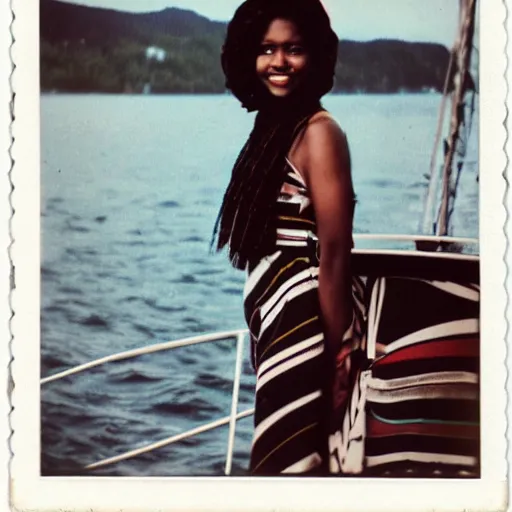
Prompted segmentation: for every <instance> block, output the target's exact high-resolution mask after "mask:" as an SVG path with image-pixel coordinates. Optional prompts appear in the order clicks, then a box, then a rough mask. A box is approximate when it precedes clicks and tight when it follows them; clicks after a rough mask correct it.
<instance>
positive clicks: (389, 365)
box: [41, 0, 480, 477]
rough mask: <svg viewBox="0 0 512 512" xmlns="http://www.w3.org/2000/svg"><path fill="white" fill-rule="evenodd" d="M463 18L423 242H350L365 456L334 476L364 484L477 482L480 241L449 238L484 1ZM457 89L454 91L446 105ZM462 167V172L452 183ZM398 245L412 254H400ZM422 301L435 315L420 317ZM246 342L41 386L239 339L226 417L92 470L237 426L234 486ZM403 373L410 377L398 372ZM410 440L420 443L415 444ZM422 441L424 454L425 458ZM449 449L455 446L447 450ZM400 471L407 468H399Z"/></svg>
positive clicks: (124, 355) (357, 427)
mask: <svg viewBox="0 0 512 512" xmlns="http://www.w3.org/2000/svg"><path fill="white" fill-rule="evenodd" d="M460 6H461V9H460V12H461V23H460V30H459V35H458V38H457V41H456V43H455V46H454V49H453V51H452V54H451V55H452V56H451V59H450V65H449V69H448V73H447V79H446V83H445V91H444V94H443V100H442V105H441V109H440V110H441V115H440V121H439V126H440V127H441V126H442V119H443V112H444V111H445V108H446V104H447V101H448V97H449V96H450V95H451V97H452V109H451V122H450V131H449V135H448V137H447V139H446V140H445V151H444V159H443V166H442V173H441V175H440V177H439V176H438V175H437V173H436V164H435V155H436V154H437V152H438V148H439V144H440V138H441V136H440V133H441V132H440V129H439V130H438V135H437V137H436V141H435V147H434V153H433V155H434V156H433V158H432V162H431V166H430V173H429V176H428V178H429V186H428V190H427V195H426V201H425V214H424V218H423V222H422V229H421V231H422V233H421V234H418V235H393V234H390V235H386V234H381V235H371V234H359V235H358V234H356V235H355V236H354V240H355V244H356V245H355V248H354V249H353V268H354V272H355V274H357V275H358V276H360V277H361V278H362V279H363V281H364V283H365V288H366V300H365V308H366V318H367V332H366V341H365V351H366V357H367V359H368V365H367V367H366V368H364V369H361V371H360V374H359V376H358V379H359V381H358V382H359V386H358V392H357V394H353V396H352V399H351V403H350V404H349V406H348V408H347V414H346V415H345V417H344V420H343V422H344V423H343V435H344V438H343V439H340V440H338V441H339V442H340V443H341V444H343V445H344V448H346V451H347V453H359V454H362V455H361V456H360V460H359V461H358V462H359V463H358V464H356V465H355V466H354V464H353V461H349V460H347V461H345V465H344V463H343V462H342V464H341V465H340V467H339V468H338V469H339V471H340V472H344V473H351V474H356V475H357V474H363V471H365V472H366V473H365V474H369V475H372V476H397V475H398V476H425V472H420V473H418V474H416V473H415V468H417V467H418V466H420V467H421V468H424V467H428V468H430V470H431V473H430V474H429V476H432V477H439V476H447V473H445V472H444V469H443V468H444V467H445V466H448V467H449V468H450V471H449V472H448V476H454V477H463V476H466V477H467V476H469V477H478V476H479V474H480V456H479V449H480V427H479V410H480V406H479V404H480V384H479V381H480V377H479V354H480V346H479V333H480V327H479V311H480V307H479V306H480V286H479V284H480V258H479V255H478V240H476V239H470V238H460V237H454V236H452V230H451V227H452V224H451V214H452V212H453V209H454V202H455V198H456V190H457V183H458V178H457V176H458V175H459V174H460V172H461V171H462V167H463V163H464V159H463V156H464V155H463V154H462V153H460V154H458V157H457V158H458V159H459V160H458V161H455V160H456V149H457V146H458V143H459V137H460V128H461V125H463V124H464V119H463V115H462V112H463V111H464V107H463V105H464V98H465V93H466V90H467V80H466V76H467V75H468V73H469V65H470V58H471V45H472V39H473V32H474V23H475V8H476V1H475V0H460ZM454 70H455V72H454ZM452 79H453V82H454V84H455V86H454V87H453V90H452V92H451V93H449V92H448V91H449V89H450V88H451V87H450V85H451V84H450V80H452ZM454 167H456V169H457V171H456V172H455V173H454V172H453V168H454ZM439 178H440V179H441V191H440V192H441V194H440V196H441V197H440V201H438V203H439V209H438V211H437V215H435V214H434V213H433V212H434V206H433V205H434V204H435V203H436V200H437V197H438V195H439V194H438V192H439V191H438V180H439ZM382 242H384V243H388V244H389V243H391V244H392V245H393V248H391V249H378V248H377V249H375V248H370V249H369V248H363V247H360V245H367V244H369V243H377V244H378V243H382ZM400 244H401V245H402V246H405V248H402V249H397V248H396V247H395V246H396V245H400ZM411 246H412V247H413V249H412V250H411V249H410V247H411ZM424 301H426V302H427V303H428V307H424V304H423V302H424ZM246 338H247V331H246V330H245V329H238V330H233V331H226V332H220V333H209V334H204V335H201V336H196V337H192V338H187V339H182V340H174V341H170V342H166V343H160V344H156V345H151V346H145V347H143V348H140V349H136V350H131V351H127V352H121V353H118V354H113V355H110V356H107V357H104V358H101V359H98V360H95V361H91V362H89V363H86V364H83V365H79V366H77V367H75V368H71V369H69V370H66V371H63V372H59V373H57V374H55V375H50V376H48V377H44V378H43V379H41V385H42V386H46V385H48V384H50V383H51V382H55V381H58V380H60V379H62V378H64V377H70V376H72V375H75V374H77V373H81V372H84V371H88V370H90V369H92V368H96V367H98V366H100V365H103V364H107V363H112V362H116V361H125V360H128V359H133V358H136V357H139V356H141V355H145V354H149V353H157V352H161V351H168V350H177V349H179V348H181V347H185V346H190V345H195V344H202V343H214V342H217V341H220V340H226V339H232V340H233V341H235V342H236V360H235V368H234V373H233V388H232V400H231V413H230V415H229V416H226V417H222V418H219V419H217V420H215V421H213V422H210V423H207V424H204V425H202V426H200V427H197V428H194V429H192V430H189V431H186V432H182V433H179V434H176V435H173V436H171V437H168V438H166V439H162V440H159V441H157V442H154V443H150V444H147V445H146V446H143V447H139V448H137V449H134V450H130V451H127V452H125V453H123V454H120V455H117V456H114V457H109V458H106V459H102V460H98V461H97V462H95V463H92V464H89V465H87V466H86V467H85V468H84V469H85V470H91V471H92V470H95V469H99V468H102V467H105V466H108V465H113V464H116V463H118V462H121V461H124V460H128V459H130V458H134V457H137V456H139V455H141V454H143V453H148V452H150V451H153V450H157V449H160V448H162V447H164V446H168V445H171V444H173V443H176V442H178V441H182V440H184V439H188V438H191V437H194V436H196V435H199V434H201V433H203V432H206V431H209V430H213V429H216V428H220V427H222V426H225V425H229V433H228V438H227V444H226V463H225V468H224V471H225V474H226V475H230V474H231V472H232V467H233V449H234V440H235V433H236V424H237V421H238V420H240V419H243V418H246V417H248V416H251V415H252V414H253V413H254V409H252V408H249V409H246V410H243V411H240V410H239V407H238V396H239V388H240V378H241V371H242V359H243V354H244V344H245V343H246ZM400 363H407V365H406V367H405V366H404V364H402V365H401V366H400ZM404 367H405V368H406V369H405V370H404ZM426 367H428V369H426ZM432 403H434V404H436V405H437V406H439V407H441V408H442V411H443V414H442V416H443V417H442V418H440V417H438V416H436V414H435V411H433V409H432V407H430V405H431V404H432ZM404 404H405V406H407V407H409V409H407V407H405V406H404ZM416 405H418V407H417V408H416ZM418 415H419V416H418ZM404 426H405V427H404ZM361 429H362V430H361ZM411 431H413V433H414V434H415V437H416V439H412V437H411V436H410V433H411ZM433 431H435V432H434V434H433V435H431V434H432V432H433ZM450 432H451V434H450ZM393 436H398V437H397V438H398V439H399V440H400V442H401V443H403V445H402V447H397V446H395V445H394V444H393V443H390V442H389V440H390V439H391V438H392V437H393ZM450 436H451V437H450ZM418 439H419V440H421V442H422V443H427V445H428V446H427V447H426V448H425V449H421V448H420V447H419V446H418ZM450 439H451V440H452V441H453V442H452V443H451V444H450ZM383 440H384V441H383ZM338 441H336V442H338ZM429 443H430V444H429ZM361 444H363V446H362V447H361ZM404 453H405V455H404ZM404 461H405V465H404V464H402V465H400V464H399V463H401V462H404ZM397 464H398V469H396V468H397ZM389 468H391V469H389ZM397 471H398V473H397Z"/></svg>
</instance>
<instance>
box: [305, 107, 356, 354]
mask: <svg viewBox="0 0 512 512" xmlns="http://www.w3.org/2000/svg"><path fill="white" fill-rule="evenodd" d="M301 145H302V148H301V153H302V155H303V158H304V160H303V161H304V164H305V165H304V169H305V174H306V176H305V178H306V180H307V183H308V188H309V190H310V193H311V199H312V202H313V206H314V209H315V215H316V220H317V229H318V238H319V241H320V274H319V290H318V293H319V299H320V307H321V311H322V317H323V322H324V330H325V336H326V345H327V348H328V349H331V350H332V351H333V352H334V353H336V352H337V350H338V348H339V346H340V343H341V340H342V337H343V335H344V333H345V331H346V330H347V328H348V327H349V325H350V323H351V321H352V306H351V300H352V299H351V287H352V272H351V265H350V262H351V249H352V220H353V201H354V193H353V187H352V178H351V169H350V154H349V149H348V144H347V140H346V137H345V135H344V133H343V132H342V130H341V128H340V127H339V126H338V124H337V123H336V122H335V121H334V120H333V119H332V118H330V117H329V116H322V117H319V118H317V119H313V120H312V121H311V122H310V125H309V126H308V127H307V129H306V132H305V134H304V138H303V140H302V144H301Z"/></svg>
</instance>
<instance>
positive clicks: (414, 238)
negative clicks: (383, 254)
mask: <svg viewBox="0 0 512 512" xmlns="http://www.w3.org/2000/svg"><path fill="white" fill-rule="evenodd" d="M353 238H354V240H356V241H357V240H376V241H383V242H387V241H389V242H412V243H414V242H432V243H438V244H443V243H446V244H462V245H478V244H479V240H478V238H464V237H453V236H432V235H389V234H375V233H371V234H367V233H354V236H353Z"/></svg>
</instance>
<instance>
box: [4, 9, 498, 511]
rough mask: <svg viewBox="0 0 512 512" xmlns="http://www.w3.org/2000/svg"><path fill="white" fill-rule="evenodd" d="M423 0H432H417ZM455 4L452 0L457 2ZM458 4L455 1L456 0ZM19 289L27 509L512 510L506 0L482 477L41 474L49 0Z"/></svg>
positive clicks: (21, 45) (17, 455)
mask: <svg viewBox="0 0 512 512" xmlns="http://www.w3.org/2000/svg"><path fill="white" fill-rule="evenodd" d="M417 1H418V2H419V1H423V0H417ZM447 1H448V0H447ZM451 1H456V0H451ZM12 5H13V8H14V12H15V23H14V36H15V41H16V42H15V46H14V50H13V56H14V62H15V64H16V71H15V74H14V82H13V83H14V90H15V93H16V102H15V118H16V120H15V124H14V130H13V132H14V137H15V145H14V150H13V157H14V160H15V167H14V171H13V182H14V186H15V190H14V195H13V205H14V210H15V215H14V217H13V220H12V232H13V235H14V238H15V245H14V247H13V250H12V257H13V261H14V265H15V268H16V289H15V291H14V293H13V294H12V304H13V308H14V311H15V316H14V319H13V322H12V332H13V333H14V336H15V340H14V344H13V350H12V354H13V357H14V362H13V365H12V366H13V378H14V383H15V388H14V392H13V395H12V400H13V404H14V408H15V409H14V412H13V413H12V415H11V421H12V428H13V430H14V433H13V437H12V451H13V453H14V457H13V459H12V465H11V491H12V499H13V505H14V506H15V508H16V509H18V510H41V511H43V510H44V511H55V510H73V511H75V510H76V511H78V510H84V511H85V510H88V511H91V510H94V511H102V510H105V511H115V510H123V511H139V510H140V511H143V510H145V511H157V510H180V511H183V510H190V511H195V510H197V511H201V512H204V511H207V510H212V511H214V510H215V511H222V512H226V511H229V510H234V511H240V510H297V511H302V510H304V511H306V510H308V511H312V510H325V511H328V510H333V511H339V510H354V511H355V510H365V511H370V510H376V511H377V510H378V511H384V510H392V511H394V512H396V511H402V510H403V511H407V512H412V511H416V510H463V509H464V510H505V509H506V489H507V486H506V461H505V453H506V441H505V428H506V425H505V407H506V395H505V377H506V372H505V366H504V362H505V342H504V340H505V332H506V324H505V318H504V315H505V305H506V292H505V288H504V282H505V276H506V271H505V263H504V255H505V247H506V240H505V237H504V231H503V228H504V224H505V218H506V213H505V208H504V206H503V198H504V192H505V182H504V179H503V171H504V169H505V165H506V158H505V154H504V151H503V148H504V144H505V138H506V132H505V129H504V126H503V122H504V119H505V108H504V102H505V97H506V86H505V82H504V78H503V77H504V72H505V68H506V59H505V54H504V50H505V43H506V37H505V29H504V21H505V7H504V4H503V0H485V1H482V2H481V5H480V14H481V24H480V25H481V27H480V31H481V43H480V102H481V108H480V171H481V172H480V189H481V199H480V238H481V243H480V248H481V262H482V264H481V296H482V315H481V333H482V356H481V391H482V415H481V429H482V430H481V434H482V435H481V439H482V442H481V446H482V459H481V464H482V475H481V478H480V479H477V480H435V481H434V480H384V479H329V480H309V479H308V481H305V480H300V479H275V480H272V479H260V478H258V479H252V478H197V477H196V478H167V479H164V478H121V477H119V478H92V477H91V478H89V477H77V478H66V477H58V478H55V477H41V476H40V474H39V471H40V470H39V461H40V384H39V379H40V359H39V358H40V350H39V333H40V320H39V315H40V142H39V141H40V114H39V16H38V10H39V6H38V0H13V1H12Z"/></svg>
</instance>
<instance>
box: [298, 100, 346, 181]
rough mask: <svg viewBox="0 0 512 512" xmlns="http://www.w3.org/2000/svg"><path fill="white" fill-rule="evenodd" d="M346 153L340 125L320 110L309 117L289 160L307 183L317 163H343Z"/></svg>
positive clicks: (344, 137)
mask: <svg viewBox="0 0 512 512" xmlns="http://www.w3.org/2000/svg"><path fill="white" fill-rule="evenodd" d="M348 153H349V150H348V143H347V138H346V135H345V132H344V131H343V130H342V128H341V126H340V124H339V123H338V121H337V120H336V119H335V118H334V117H333V116H332V115H331V114H330V113H329V112H327V111H326V110H320V111H319V112H316V113H315V114H314V115H313V116H311V118H310V119H309V120H308V122H307V124H306V125H305V127H304V129H303V131H302V133H301V135H300V137H298V139H297V140H296V141H295V144H294V146H293V147H292V151H290V157H291V158H290V160H291V161H292V162H293V163H295V167H296V168H298V169H300V171H301V174H302V175H303V176H304V178H305V179H306V182H308V181H309V174H310V172H311V168H313V167H315V166H317V164H318V162H319V161H325V160H329V161H331V160H332V161H333V162H336V161H341V160H342V161H345V160H347V158H348ZM335 165H337V164H336V163H335Z"/></svg>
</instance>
